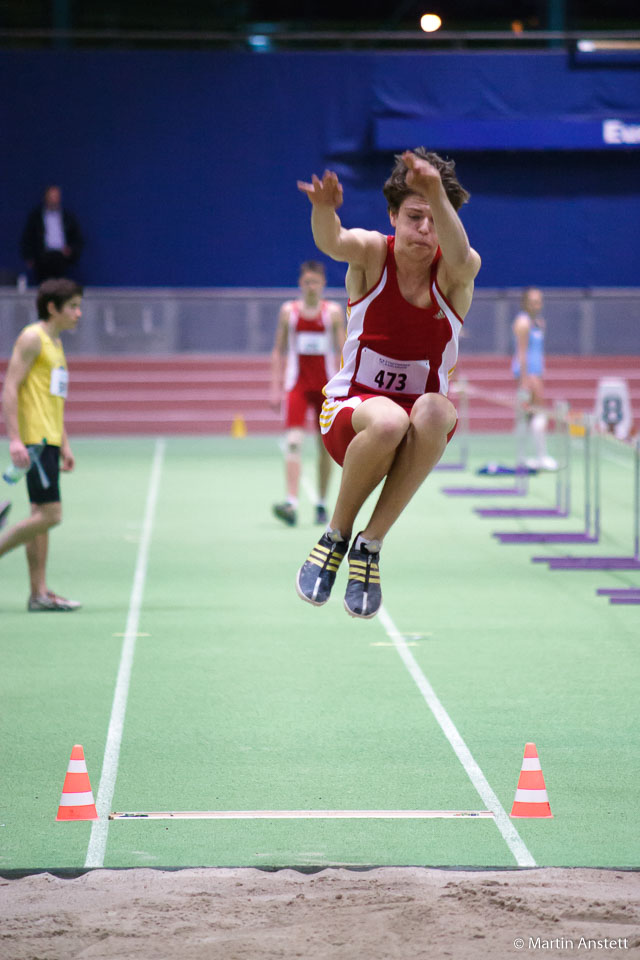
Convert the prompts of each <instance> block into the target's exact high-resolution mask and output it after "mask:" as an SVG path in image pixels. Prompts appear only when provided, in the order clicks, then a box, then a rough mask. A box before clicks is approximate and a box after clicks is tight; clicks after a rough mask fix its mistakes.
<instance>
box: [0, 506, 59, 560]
mask: <svg viewBox="0 0 640 960" xmlns="http://www.w3.org/2000/svg"><path fill="white" fill-rule="evenodd" d="M61 519H62V504H61V503H60V502H57V503H32V504H31V514H30V515H29V516H28V517H25V519H24V520H20V521H19V522H18V523H16V524H14V525H13V526H12V527H9V529H8V530H7V531H6V532H5V533H4V534H2V536H0V557H2V556H3V555H4V554H5V553H9V551H10V550H14V549H15V548H16V547H19V546H21V545H22V544H25V543H29V542H30V541H33V539H34V538H35V537H38V536H39V535H40V534H44V533H46V532H47V531H48V530H49V529H50V528H51V527H54V526H55V525H56V524H58V523H60V521H61Z"/></svg>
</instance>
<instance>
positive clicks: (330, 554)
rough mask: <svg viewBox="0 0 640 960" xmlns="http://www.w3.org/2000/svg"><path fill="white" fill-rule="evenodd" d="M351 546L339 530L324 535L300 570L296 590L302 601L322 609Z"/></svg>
mask: <svg viewBox="0 0 640 960" xmlns="http://www.w3.org/2000/svg"><path fill="white" fill-rule="evenodd" d="M348 546H349V541H348V540H343V539H342V536H341V534H340V531H339V530H334V531H333V533H323V534H322V536H321V537H320V539H319V540H318V542H317V543H316V545H315V547H314V548H313V550H312V551H311V553H310V554H309V556H308V557H307V559H306V560H305V562H304V563H303V564H302V566H301V567H300V569H299V570H298V576H297V577H296V590H297V591H298V596H299V597H300V599H301V600H306V601H307V603H312V604H313V605H314V607H321V606H322V605H323V603H326V602H327V600H328V599H329V596H330V595H331V588H332V587H333V584H334V582H335V579H336V573H337V572H338V567H339V566H340V564H341V562H342V559H343V557H344V555H345V553H346V552H347V547H348Z"/></svg>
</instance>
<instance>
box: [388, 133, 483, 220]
mask: <svg viewBox="0 0 640 960" xmlns="http://www.w3.org/2000/svg"><path fill="white" fill-rule="evenodd" d="M411 152H412V153H415V155H416V157H421V158H422V159H423V160H427V161H428V162H429V163H430V164H431V165H432V166H434V167H435V168H436V170H437V171H438V172H439V174H440V179H441V180H442V186H443V187H444V189H445V193H446V194H447V196H448V198H449V201H450V202H451V206H452V207H453V209H454V210H459V209H460V207H461V206H462V204H463V203H466V202H467V200H468V199H469V197H470V196H471V194H470V193H469V192H468V190H465V189H464V187H463V186H462V184H461V183H460V182H459V180H458V178H457V176H456V173H455V168H456V164H455V161H454V160H443V159H442V157H440V156H439V155H438V154H437V153H433V152H432V151H429V150H427V148H426V147H414V149H413V150H412V151H411ZM407 170H408V167H407V165H406V163H405V162H404V160H403V159H402V155H401V154H397V155H396V165H395V167H394V168H393V170H392V171H391V176H390V177H389V179H388V180H387V181H386V183H385V185H384V187H383V188H382V192H383V193H384V195H385V198H386V201H387V204H388V207H389V210H390V211H391V213H397V212H398V210H399V209H400V205H401V204H402V202H403V200H406V199H407V197H409V196H411V194H413V193H415V191H414V190H411V189H410V188H409V187H408V186H407V182H406V181H407Z"/></svg>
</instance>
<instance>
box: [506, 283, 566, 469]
mask: <svg viewBox="0 0 640 960" xmlns="http://www.w3.org/2000/svg"><path fill="white" fill-rule="evenodd" d="M543 303H544V300H543V296H542V290H538V289H537V287H527V289H526V290H525V291H524V293H523V294H522V302H521V310H520V312H519V313H518V315H517V316H516V318H515V320H514V321H513V335H514V339H515V354H514V358H513V364H512V370H513V374H514V376H515V377H517V378H518V411H517V427H518V429H521V430H523V431H526V430H527V428H528V430H529V431H530V433H531V438H532V440H533V445H534V449H535V457H529V458H527V459H526V461H525V463H526V466H527V467H529V468H530V469H532V470H557V469H558V464H557V462H556V461H555V460H554V458H553V457H551V456H549V454H548V453H547V440H546V432H547V415H546V413H545V412H544V410H542V409H541V407H542V403H543V400H544V388H543V378H544V333H545V321H544V317H543V316H542V307H543Z"/></svg>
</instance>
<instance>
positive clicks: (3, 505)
mask: <svg viewBox="0 0 640 960" xmlns="http://www.w3.org/2000/svg"><path fill="white" fill-rule="evenodd" d="M9 510H11V500H2V501H0V530H2V528H3V527H4V525H5V523H6V522H7V517H8V515H9Z"/></svg>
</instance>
